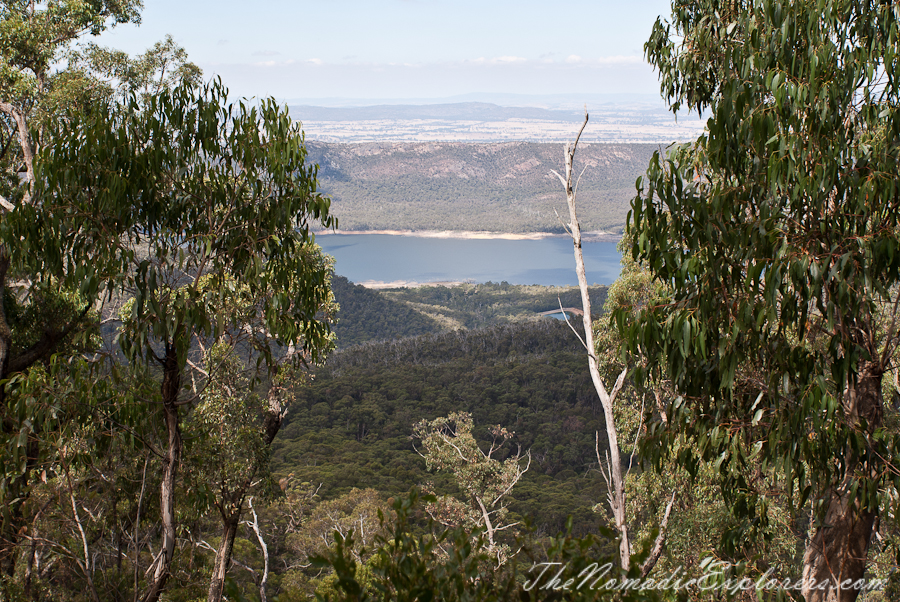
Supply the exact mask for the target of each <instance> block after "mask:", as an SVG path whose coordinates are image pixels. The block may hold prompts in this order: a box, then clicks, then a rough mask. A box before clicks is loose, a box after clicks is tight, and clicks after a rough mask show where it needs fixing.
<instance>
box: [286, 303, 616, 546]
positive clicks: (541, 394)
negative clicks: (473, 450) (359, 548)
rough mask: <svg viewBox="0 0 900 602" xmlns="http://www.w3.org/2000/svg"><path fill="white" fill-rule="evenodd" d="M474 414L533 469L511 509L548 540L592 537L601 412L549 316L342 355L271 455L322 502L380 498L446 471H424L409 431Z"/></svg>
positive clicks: (441, 484) (578, 351)
mask: <svg viewBox="0 0 900 602" xmlns="http://www.w3.org/2000/svg"><path fill="white" fill-rule="evenodd" d="M456 411H468V412H471V413H472V414H473V416H474V419H475V422H476V426H477V430H476V436H477V437H479V438H480V439H484V438H486V437H487V436H488V431H487V428H488V427H489V426H490V425H495V424H501V425H503V426H505V427H508V428H509V429H510V430H513V431H515V432H516V435H517V437H516V439H515V443H517V444H519V445H521V446H522V449H523V450H530V452H531V457H532V467H531V470H530V471H529V472H528V473H526V475H525V478H524V479H523V480H522V482H521V483H519V484H518V485H517V486H516V488H515V491H514V493H513V498H514V500H515V503H514V504H513V505H512V506H511V508H510V509H511V511H512V512H513V514H514V516H516V517H522V518H524V517H528V518H529V519H530V520H531V521H532V524H533V526H534V527H535V528H537V529H538V530H539V532H542V533H545V534H546V533H556V532H559V531H561V530H563V529H564V526H565V521H566V517H567V516H568V515H570V514H571V515H573V517H574V527H575V531H576V533H582V534H583V533H587V532H592V531H594V530H595V529H596V525H597V523H598V522H600V520H601V519H600V517H599V516H598V515H597V514H594V513H593V512H592V511H591V507H592V506H593V505H594V504H597V503H598V502H601V501H602V500H603V496H604V493H605V488H604V486H603V481H602V479H601V478H600V476H599V473H598V472H597V470H596V457H595V454H594V433H595V431H603V429H604V422H603V411H602V408H601V407H600V403H599V401H598V399H597V396H596V393H594V390H593V387H592V385H591V380H590V376H589V374H588V370H587V362H586V359H585V356H584V350H583V348H582V347H581V345H580V343H579V342H578V339H577V338H576V337H575V335H574V334H573V333H572V332H571V331H570V330H569V328H568V327H567V326H566V325H565V323H563V322H560V321H558V320H553V319H550V318H544V319H542V320H540V321H537V322H527V323H520V324H512V325H505V326H494V327H491V328H485V329H478V330H473V331H457V332H450V333H445V334H440V335H422V336H418V337H413V338H408V339H404V340H400V341H389V342H383V343H370V344H366V345H359V346H356V347H353V348H351V349H348V350H345V351H341V352H338V353H336V354H335V355H334V356H333V357H332V358H331V359H329V361H328V364H327V366H326V367H325V369H323V370H321V371H319V372H318V373H317V375H316V378H315V380H314V381H313V382H312V384H311V385H309V386H308V387H304V388H302V389H300V390H299V391H297V397H296V401H295V402H294V404H293V405H292V407H291V410H290V413H289V414H288V416H287V418H286V419H285V423H284V424H283V426H282V428H281V431H280V432H279V434H278V437H277V438H276V440H275V443H274V444H273V446H272V452H273V453H272V466H273V469H274V470H275V471H276V473H278V474H279V475H281V476H287V475H288V474H291V475H293V478H294V479H296V480H297V481H300V482H309V483H314V484H315V485H316V486H319V484H321V488H320V489H319V495H320V496H321V498H322V499H333V498H335V497H337V496H339V495H342V494H344V493H347V492H348V491H349V490H350V489H351V488H353V487H357V488H365V487H371V488H374V489H376V490H378V491H379V492H381V494H382V495H384V496H394V495H399V494H402V493H404V492H406V491H408V490H409V488H410V487H412V486H414V485H421V484H422V483H425V482H426V481H434V482H435V485H436V487H437V488H438V489H439V490H440V491H443V492H452V491H453V486H452V485H451V480H450V478H449V476H448V475H446V474H434V473H429V472H428V471H426V470H425V463H424V461H423V460H422V458H421V457H419V455H418V454H417V453H416V452H415V450H414V449H413V441H412V440H411V439H410V435H411V434H412V425H413V423H415V422H417V421H419V420H422V419H423V418H427V419H433V418H436V417H438V416H446V415H447V414H449V413H451V412H456Z"/></svg>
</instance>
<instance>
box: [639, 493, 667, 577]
mask: <svg viewBox="0 0 900 602" xmlns="http://www.w3.org/2000/svg"><path fill="white" fill-rule="evenodd" d="M674 503H675V492H674V491H673V492H672V497H671V498H670V499H669V503H668V504H667V505H666V512H665V514H663V517H662V521H660V523H659V533H657V535H656V540H655V541H654V542H653V549H652V550H650V555H649V556H647V560H645V561H644V564H643V565H642V566H641V578H644V577H646V576H647V575H649V574H650V571H652V570H653V567H654V566H656V563H657V561H658V560H659V557H660V556H661V555H662V550H663V544H664V543H665V541H666V530H667V529H668V527H669V515H670V514H671V513H672V505H673V504H674Z"/></svg>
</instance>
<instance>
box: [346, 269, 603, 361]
mask: <svg viewBox="0 0 900 602" xmlns="http://www.w3.org/2000/svg"><path fill="white" fill-rule="evenodd" d="M332 287H333V291H334V296H335V300H336V301H337V303H338V305H339V306H340V308H341V309H340V312H339V313H338V317H337V324H336V326H335V328H334V331H335V334H336V335H337V345H338V348H345V347H349V346H352V345H356V344H358V343H364V342H367V341H380V340H386V339H396V338H400V337H407V336H413V335H417V334H429V333H436V332H442V331H446V330H458V329H470V328H481V327H485V326H491V325H494V324H506V323H511V322H521V321H526V320H537V319H539V316H538V315H537V314H538V313H539V312H545V311H550V310H554V309H558V308H559V307H560V306H562V307H581V297H580V295H581V293H580V292H579V291H578V289H577V288H576V287H544V286H522V285H511V284H508V283H506V282H501V283H493V282H486V283H482V284H460V285H458V286H423V287H419V288H395V289H382V290H380V291H374V290H371V289H367V288H365V287H363V286H360V285H358V284H353V283H352V282H350V281H348V280H347V279H346V278H344V277H343V276H336V277H335V278H334V280H333V284H332ZM606 290H607V289H606V287H605V286H595V287H592V288H591V289H590V291H591V298H592V299H593V300H594V303H595V307H602V305H603V302H604V301H605V300H606Z"/></svg>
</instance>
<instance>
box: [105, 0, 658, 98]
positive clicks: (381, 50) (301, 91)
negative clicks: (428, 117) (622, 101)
mask: <svg viewBox="0 0 900 602" xmlns="http://www.w3.org/2000/svg"><path fill="white" fill-rule="evenodd" d="M668 13H669V2H668V0H624V1H623V0H618V1H613V0H593V1H590V0H569V1H567V2H562V3H559V4H555V6H554V3H550V2H547V1H546V0H541V1H536V0H480V1H478V0H318V1H316V2H310V1H307V0H293V1H291V0H257V1H255V2H240V3H238V2H235V1H234V0H217V1H215V2H213V1H209V0H181V1H175V0H144V10H143V13H142V23H141V25H139V26H135V25H120V26H118V27H116V28H114V29H112V30H110V31H108V32H106V33H104V34H103V35H102V36H101V37H100V39H99V40H96V41H97V42H98V43H100V44H101V45H104V46H109V47H113V48H118V49H121V50H125V51H127V52H129V53H131V54H138V53H140V52H142V51H144V50H146V49H147V48H149V47H150V46H152V45H153V43H155V42H156V41H158V40H161V39H163V38H164V36H166V35H167V34H169V35H171V36H172V37H173V38H174V39H175V41H176V42H177V43H178V44H179V45H181V46H182V47H183V48H185V49H186V50H187V52H188V55H189V57H190V59H191V60H192V61H194V62H195V63H196V64H197V65H199V66H200V68H201V69H203V72H204V76H205V77H207V78H209V77H212V76H215V75H217V76H220V77H222V79H223V81H224V82H225V83H226V85H228V87H229V88H230V89H231V91H232V92H233V93H236V94H238V95H241V96H247V97H251V96H255V97H263V96H274V97H275V98H276V99H278V100H280V101H290V100H297V99H302V100H312V99H322V100H323V101H324V100H326V99H331V101H334V100H335V99H395V100H403V99H407V100H417V101H421V100H422V99H441V98H447V97H454V96H465V95H474V96H476V97H477V95H479V94H516V95H549V94H553V95H578V94H593V95H597V94H647V95H656V94H658V92H659V86H658V83H657V77H656V74H654V73H653V71H652V69H651V68H650V67H649V66H648V65H646V64H645V63H644V61H643V44H644V42H645V41H646V39H647V38H648V36H649V34H650V30H651V27H652V25H653V23H654V21H655V20H656V19H657V18H658V17H659V16H660V15H663V16H665V15H668ZM325 104H328V103H325ZM337 104H340V103H337Z"/></svg>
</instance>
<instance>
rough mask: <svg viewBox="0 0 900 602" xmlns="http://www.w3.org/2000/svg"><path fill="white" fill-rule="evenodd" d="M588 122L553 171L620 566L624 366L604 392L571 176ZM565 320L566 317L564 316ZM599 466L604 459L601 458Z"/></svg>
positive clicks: (624, 558)
mask: <svg viewBox="0 0 900 602" xmlns="http://www.w3.org/2000/svg"><path fill="white" fill-rule="evenodd" d="M587 123H588V115H587V113H586V112H585V114H584V123H582V124H581V129H580V130H579V131H578V137H576V138H575V143H574V144H571V145H568V144H567V145H566V150H565V162H566V176H565V177H563V176H561V175H560V174H558V173H556V172H553V173H556V176H557V177H558V178H559V180H560V182H562V184H563V186H564V187H565V189H566V202H567V204H568V208H569V223H568V230H569V235H570V236H571V237H572V243H573V245H574V251H575V273H576V275H577V276H578V287H579V289H580V290H581V305H582V310H583V314H582V321H583V323H584V341H582V342H583V343H584V346H585V347H586V348H587V354H588V368H589V370H590V373H591V380H592V381H593V383H594V388H595V389H596V390H597V396H598V397H600V403H601V404H602V406H603V415H604V419H605V422H606V438H607V441H608V446H609V457H608V462H607V470H608V476H607V474H606V473H604V478H606V479H607V487H608V489H609V504H610V507H611V510H612V513H613V519H614V520H615V522H616V529H617V530H618V531H619V535H620V539H619V562H620V564H621V566H622V568H623V569H626V570H627V569H628V568H629V567H630V565H631V542H630V540H629V536H628V522H627V520H626V517H625V478H624V475H623V474H622V458H621V454H620V451H619V438H618V433H617V431H616V423H615V415H614V414H613V402H614V401H615V397H616V394H617V393H618V392H619V390H620V389H621V388H622V384H623V383H624V381H625V374H626V373H627V368H626V369H625V370H623V371H622V373H621V374H620V375H619V378H618V379H617V380H616V384H615V385H614V386H613V389H612V391H610V392H607V390H606V387H605V386H604V385H603V380H602V378H601V377H600V367H599V365H598V362H597V356H596V355H595V346H594V325H593V322H592V319H591V297H590V293H589V291H588V283H587V275H586V274H585V269H584V254H583V252H582V250H581V225H580V224H579V222H578V216H577V214H576V211H575V199H576V195H577V192H578V180H580V177H579V178H578V180H575V179H574V178H573V175H574V174H573V171H572V170H573V163H574V161H575V151H576V149H577V148H578V140H579V139H580V138H581V133H582V132H583V131H584V128H585V126H586V125H587ZM567 321H568V320H567ZM597 460H598V461H600V452H599V449H598V450H597ZM600 467H601V470H602V468H603V463H602V462H601V465H600Z"/></svg>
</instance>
